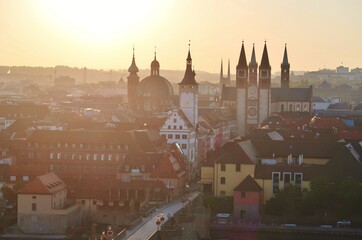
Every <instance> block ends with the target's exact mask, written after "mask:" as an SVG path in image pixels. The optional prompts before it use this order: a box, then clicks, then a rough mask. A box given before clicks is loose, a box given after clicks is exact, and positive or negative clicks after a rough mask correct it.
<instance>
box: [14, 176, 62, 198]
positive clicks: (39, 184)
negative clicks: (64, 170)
mask: <svg viewBox="0 0 362 240" xmlns="http://www.w3.org/2000/svg"><path fill="white" fill-rule="evenodd" d="M64 188H66V186H65V183H64V182H63V181H62V180H61V179H60V178H59V177H58V176H57V175H56V174H55V173H53V172H50V173H47V174H45V175H42V176H39V177H37V178H36V179H34V180H33V181H31V182H29V183H28V184H27V185H25V186H24V187H23V188H22V189H21V190H20V191H19V194H41V195H48V194H53V193H56V192H59V191H61V190H63V189H64Z"/></svg>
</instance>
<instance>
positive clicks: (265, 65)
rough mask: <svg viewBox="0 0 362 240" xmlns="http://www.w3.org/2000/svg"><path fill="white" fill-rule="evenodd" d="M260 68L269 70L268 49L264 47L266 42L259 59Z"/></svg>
mask: <svg viewBox="0 0 362 240" xmlns="http://www.w3.org/2000/svg"><path fill="white" fill-rule="evenodd" d="M260 68H265V69H267V68H270V63H269V56H268V49H267V47H266V41H265V44H264V50H263V56H262V57H261V62H260Z"/></svg>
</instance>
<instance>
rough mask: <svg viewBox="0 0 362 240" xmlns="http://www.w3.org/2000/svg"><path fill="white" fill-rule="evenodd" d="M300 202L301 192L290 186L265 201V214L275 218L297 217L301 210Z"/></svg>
mask: <svg viewBox="0 0 362 240" xmlns="http://www.w3.org/2000/svg"><path fill="white" fill-rule="evenodd" d="M302 202H303V194H302V192H300V191H299V190H297V189H296V188H295V187H294V186H293V185H290V186H289V187H286V188H284V189H282V190H281V191H279V192H278V193H277V194H276V195H275V197H273V198H271V199H270V200H269V201H267V205H266V213H267V214H270V215H275V216H297V215H299V214H300V212H301V210H302V209H301V208H302V206H303V205H302Z"/></svg>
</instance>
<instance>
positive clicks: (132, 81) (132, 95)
mask: <svg viewBox="0 0 362 240" xmlns="http://www.w3.org/2000/svg"><path fill="white" fill-rule="evenodd" d="M128 72H129V76H128V77H127V96H128V105H129V107H130V109H131V110H132V111H137V109H136V108H137V107H136V106H137V104H136V88H137V85H138V83H139V80H140V77H139V76H138V75H137V72H138V67H137V66H136V61H135V57H134V47H133V57H132V63H131V66H130V67H129V68H128Z"/></svg>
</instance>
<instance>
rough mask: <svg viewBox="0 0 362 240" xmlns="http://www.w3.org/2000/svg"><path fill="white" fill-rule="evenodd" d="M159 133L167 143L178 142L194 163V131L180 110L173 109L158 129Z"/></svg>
mask: <svg viewBox="0 0 362 240" xmlns="http://www.w3.org/2000/svg"><path fill="white" fill-rule="evenodd" d="M160 134H161V136H163V137H164V138H165V139H166V140H167V143H168V144H172V143H178V144H179V145H180V147H181V149H182V151H183V153H184V155H185V156H186V157H187V159H188V160H189V161H190V162H191V163H192V164H195V161H196V142H197V141H196V132H195V129H194V127H193V126H192V125H191V123H190V121H189V120H188V119H187V118H186V116H185V114H184V113H183V112H182V110H174V111H172V112H171V114H170V116H169V117H168V118H167V119H166V121H165V123H164V124H163V126H162V127H161V129H160Z"/></svg>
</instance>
